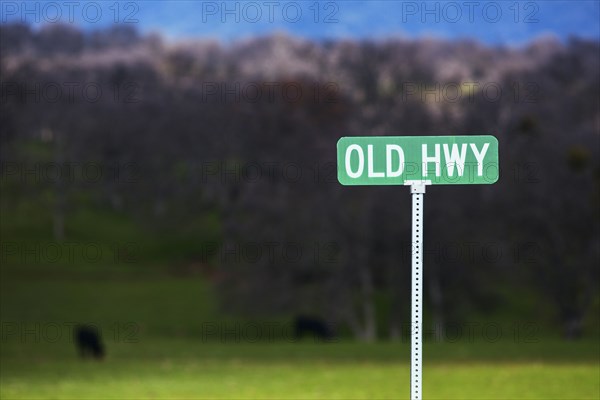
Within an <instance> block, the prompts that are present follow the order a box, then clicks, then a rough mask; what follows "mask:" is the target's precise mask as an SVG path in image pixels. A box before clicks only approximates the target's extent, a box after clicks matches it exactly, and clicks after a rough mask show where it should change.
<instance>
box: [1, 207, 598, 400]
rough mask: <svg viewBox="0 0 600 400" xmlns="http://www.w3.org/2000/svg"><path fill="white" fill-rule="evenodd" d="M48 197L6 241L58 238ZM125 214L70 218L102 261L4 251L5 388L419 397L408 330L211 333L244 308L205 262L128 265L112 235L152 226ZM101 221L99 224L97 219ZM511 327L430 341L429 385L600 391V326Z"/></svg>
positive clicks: (532, 392) (18, 394)
mask: <svg viewBox="0 0 600 400" xmlns="http://www.w3.org/2000/svg"><path fill="white" fill-rule="evenodd" d="M37 209H38V208H33V209H32V211H31V212H29V211H28V210H25V211H22V212H16V211H14V210H13V211H10V212H9V211H7V210H6V209H4V208H3V209H2V211H3V219H2V224H0V228H2V230H1V233H2V239H3V241H4V243H7V241H8V242H11V243H12V244H13V245H14V244H15V243H16V244H17V245H18V246H22V247H19V248H18V249H21V248H28V249H29V248H35V245H36V243H44V241H48V240H49V239H48V238H47V237H46V236H47V232H48V231H49V229H48V227H46V228H45V229H44V232H45V233H44V232H42V233H40V234H39V237H33V238H32V237H31V236H32V235H33V233H32V232H35V230H34V228H35V226H37V225H43V224H45V225H48V221H45V220H43V219H42V217H41V216H40V218H39V219H36V218H33V217H31V215H35V214H33V213H34V212H35V210H37ZM7 216H8V218H7ZM22 221H25V222H22ZM36 221H37V222H36ZM40 221H41V222H40ZM44 221H45V222H44ZM26 223H29V224H30V225H31V226H28V225H27V224H26ZM103 224H104V225H103ZM121 225H122V223H121V222H119V221H118V220H117V221H111V219H110V218H108V217H103V218H98V217H97V216H93V217H90V216H88V215H87V214H85V213H83V214H79V215H76V216H75V217H73V220H72V221H70V224H69V227H70V229H71V231H72V232H79V236H77V237H83V239H79V240H80V241H81V242H83V243H85V241H86V240H92V239H94V240H96V241H97V242H98V243H106V245H105V247H103V248H105V249H107V250H106V252H105V254H106V258H105V259H103V260H101V261H100V262H97V263H94V264H85V263H83V262H82V260H81V259H80V257H79V258H78V257H75V258H74V259H68V260H65V259H64V258H63V259H61V260H60V261H59V262H54V263H48V262H46V263H44V262H37V263H34V262H32V261H37V260H35V259H34V260H31V257H32V256H31V254H30V252H29V253H27V257H29V258H28V259H26V260H25V262H21V261H22V260H21V258H22V257H21V256H22V254H21V252H20V250H18V249H17V250H18V251H16V252H14V251H13V250H14V249H13V248H11V251H10V252H8V251H6V252H5V254H3V256H7V257H6V258H5V259H3V260H2V261H3V262H2V265H0V267H1V268H0V273H1V275H0V322H1V332H0V336H1V337H0V339H1V340H0V398H1V399H2V400H8V399H144V398H156V399H201V398H210V399H232V398H246V399H256V398H271V399H275V398H277V399H279V398H293V399H298V398H302V399H309V398H313V399H335V398H339V399H358V398H374V399H403V398H404V399H405V398H408V395H409V387H408V386H409V343H408V342H398V343H390V342H381V343H376V344H361V343H354V342H350V341H340V342H335V343H314V342H313V341H312V340H307V341H304V342H300V343H292V342H290V341H286V340H285V337H284V336H282V335H281V334H279V335H273V336H272V337H268V338H267V339H272V340H266V341H265V340H263V341H261V342H258V343H249V342H250V340H248V336H246V337H245V338H246V340H244V338H241V340H238V338H237V337H235V336H234V337H231V335H229V336H227V335H224V336H223V335H220V334H219V333H217V334H215V335H211V336H210V337H208V338H204V337H203V333H205V332H206V329H205V325H204V324H205V323H206V322H207V321H210V322H211V323H217V324H219V323H226V324H229V325H227V326H229V327H230V328H231V326H232V325H231V324H233V323H235V322H236V321H239V319H236V318H235V317H232V316H224V315H223V314H222V313H221V312H219V310H218V306H217V302H216V299H215V296H214V293H213V290H214V289H213V288H212V287H211V286H210V285H209V284H208V283H207V282H206V281H205V279H203V278H202V276H201V275H188V276H181V275H180V273H179V272H177V271H173V269H172V268H171V267H167V268H165V267H164V266H163V267H161V266H160V265H156V264H152V263H147V262H146V260H145V259H140V260H139V262H137V263H134V264H125V265H123V264H122V263H116V262H114V260H113V258H112V255H111V253H110V249H111V246H110V241H111V240H116V241H118V242H127V241H129V240H133V239H132V238H143V237H144V236H143V234H142V233H141V232H139V231H136V230H134V229H133V228H127V226H121ZM202 225H203V226H206V223H204V224H202ZM91 227H93V228H94V229H95V230H96V231H95V232H94V233H89V230H90V229H92V228H91ZM100 228H102V231H103V232H104V233H102V232H100ZM128 229H129V230H131V231H132V232H131V233H127V232H128ZM113 232H120V233H121V234H122V235H123V236H122V237H115V236H114V235H113ZM73 234H74V233H72V235H73ZM84 234H88V235H90V237H89V238H87V239H86V238H85V237H84V236H83V235H84ZM44 235H46V236H44ZM205 236H206V237H210V234H206V235H205ZM99 237H101V238H103V239H102V240H100V239H97V238H99ZM139 240H141V239H139ZM144 240H146V241H145V242H143V244H144V248H148V249H153V251H155V253H146V252H144V254H145V257H147V258H152V259H158V260H159V261H160V262H162V261H161V260H165V259H170V257H169V256H168V255H163V254H162V253H163V252H164V251H163V250H161V249H160V248H158V247H157V246H158V241H155V240H154V239H152V238H149V239H144ZM177 242H180V241H177ZM25 246H28V247H25ZM162 246H163V247H165V248H167V247H168V248H170V247H172V246H167V245H164V244H163V245H162ZM186 246H188V247H190V248H193V246H195V244H194V243H191V244H189V245H186ZM180 250H181V249H180ZM148 254H150V255H148ZM152 254H154V255H156V256H154V255H152ZM159 256H160V257H159ZM161 257H162V258H161ZM42 261H43V260H42ZM426 314H427V313H426ZM282 318H284V317H282ZM288 320H289V317H288ZM75 322H86V323H90V322H91V323H94V324H97V325H99V326H100V327H101V328H102V332H103V336H104V339H105V342H106V345H107V357H106V359H105V360H103V361H102V362H94V361H81V360H79V359H78V357H77V354H76V351H75V348H74V345H73V343H72V341H71V337H70V327H71V326H72V325H71V324H73V323H75ZM246 322H248V321H246ZM263 322H264V321H263ZM275 322H279V323H283V322H285V319H282V320H280V321H275ZM505 322H506V321H505ZM504 329H505V331H504V334H503V335H502V338H501V339H500V340H498V341H497V342H490V341H488V342H486V341H485V340H482V337H481V334H479V335H475V336H476V338H475V340H474V341H473V342H471V341H470V340H467V338H466V337H463V339H462V340H459V341H457V342H454V343H450V342H445V343H435V342H426V345H425V349H424V386H423V393H424V398H425V399H599V398H600V367H599V358H600V345H599V341H598V337H597V335H596V334H593V335H591V336H588V337H587V338H585V339H584V340H581V341H577V342H565V341H562V340H560V339H558V338H556V337H551V336H547V335H544V334H543V332H539V334H538V333H536V334H535V335H534V336H533V337H532V336H530V335H519V336H518V338H517V337H515V335H514V331H513V330H511V328H510V324H508V325H505V326H504ZM221 338H224V339H225V340H226V343H223V342H222V341H221V340H220V339H221ZM204 339H206V340H204ZM530 339H533V340H530Z"/></svg>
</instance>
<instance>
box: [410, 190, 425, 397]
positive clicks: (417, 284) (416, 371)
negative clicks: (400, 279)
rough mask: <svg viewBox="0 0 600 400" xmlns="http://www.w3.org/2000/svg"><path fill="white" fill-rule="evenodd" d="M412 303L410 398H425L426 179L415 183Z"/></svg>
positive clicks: (413, 196) (413, 191) (413, 201)
mask: <svg viewBox="0 0 600 400" xmlns="http://www.w3.org/2000/svg"><path fill="white" fill-rule="evenodd" d="M410 192H411V197H412V245H413V249H412V290H411V291H412V306H411V337H410V349H411V352H410V353H411V355H410V398H411V400H421V398H422V391H421V389H422V383H423V380H422V377H423V340H422V326H423V319H422V316H423V301H422V299H423V197H424V194H425V183H424V182H419V183H416V182H415V183H412V184H411V186H410Z"/></svg>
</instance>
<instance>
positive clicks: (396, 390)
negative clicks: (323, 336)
mask: <svg viewBox="0 0 600 400" xmlns="http://www.w3.org/2000/svg"><path fill="white" fill-rule="evenodd" d="M494 346H496V347H498V349H497V350H495V351H492V352H491V353H490V352H489V351H487V352H486V351H485V350H484V349H485V348H488V349H489V348H493V347H494ZM552 346H554V348H555V349H556V348H559V347H563V349H562V353H563V354H568V353H569V351H568V348H569V347H570V346H574V347H580V348H581V350H583V349H587V350H588V352H582V351H577V350H576V351H575V353H571V354H572V355H571V357H566V358H565V360H563V361H559V360H553V361H550V362H548V361H543V360H542V359H540V358H539V356H540V355H541V354H537V355H536V351H535V350H534V351H533V352H531V351H528V348H527V347H526V346H520V351H519V355H517V356H516V357H514V358H512V359H511V357H510V356H508V355H507V354H506V352H504V351H502V350H503V349H504V350H507V351H508V353H509V354H510V353H511V352H512V353H515V354H516V352H515V350H516V349H512V347H515V345H514V344H511V343H507V342H502V343H497V344H495V345H490V344H484V343H475V344H465V343H460V344H434V345H431V346H429V347H430V348H429V349H427V348H426V350H425V353H426V356H425V370H424V387H423V392H424V395H425V398H428V399H550V398H551V399H597V398H598V395H599V394H600V393H599V391H600V386H599V385H600V384H599V380H598V376H599V373H600V370H599V367H598V364H597V362H595V361H594V351H595V352H596V354H597V351H598V347H597V345H595V344H593V342H583V343H578V344H569V343H564V342H562V343H558V342H557V343H554V344H553V345H551V346H550V347H548V349H549V350H551V349H552ZM9 347H10V348H11V350H10V351H9V352H8V353H6V352H4V351H3V353H2V358H1V366H2V370H1V373H0V377H1V385H0V397H1V398H2V399H13V398H19V399H25V398H27V399H31V398H72V399H84V398H95V399H97V398H118V399H122V398H130V399H133V398H136V399H138V398H169V399H181V398H222V399H230V398H249V399H250V398H315V399H325V398H327V399H330V398H340V399H342V398H353V399H355V398H356V399H358V398H386V399H387V398H389V399H402V398H408V385H409V366H408V344H402V343H398V344H392V343H379V344H372V345H367V344H357V343H346V342H342V343H334V344H314V343H310V342H308V343H280V342H277V343H270V344H267V343H261V344H235V343H231V344H220V343H202V342H201V341H200V340H198V339H191V338H185V339H165V338H163V339H159V338H152V339H150V338H145V339H143V340H140V342H138V343H112V345H111V346H110V355H109V356H108V357H107V359H106V360H104V361H103V362H99V363H96V362H91V361H88V362H82V361H79V360H77V359H76V357H75V353H74V349H72V348H71V346H70V343H66V342H64V341H63V342H60V343H55V344H49V343H36V344H31V343H30V344H27V343H11V345H10V346H9ZM516 347H519V346H516ZM540 347H545V345H540ZM482 350H483V351H484V353H483V354H482ZM486 353H487V354H486ZM494 353H495V355H494ZM469 354H470V355H471V356H472V357H471V356H469ZM501 354H504V356H500V357H499V355H501ZM573 354H574V356H573ZM486 358H487V360H484V359H486ZM575 358H578V360H575Z"/></svg>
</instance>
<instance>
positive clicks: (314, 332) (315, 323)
mask: <svg viewBox="0 0 600 400" xmlns="http://www.w3.org/2000/svg"><path fill="white" fill-rule="evenodd" d="M305 335H310V336H313V337H314V338H315V339H320V340H332V339H333V337H334V333H333V330H332V329H331V328H330V327H329V326H328V325H327V324H326V323H325V322H324V321H323V320H321V319H320V318H315V317H308V316H305V315H299V316H297V317H296V318H295V320H294V336H295V338H296V340H300V339H302V338H303V337H304V336H305Z"/></svg>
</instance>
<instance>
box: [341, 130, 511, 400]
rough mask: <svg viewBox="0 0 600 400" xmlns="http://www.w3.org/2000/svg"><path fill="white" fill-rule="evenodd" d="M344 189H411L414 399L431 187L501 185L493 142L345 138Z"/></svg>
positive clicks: (419, 379) (418, 392)
mask: <svg viewBox="0 0 600 400" xmlns="http://www.w3.org/2000/svg"><path fill="white" fill-rule="evenodd" d="M337 159H338V180H339V181H340V183H341V184H342V185H410V192H411V195H412V249H413V251H412V261H411V263H412V283H411V292H412V299H411V331H410V332H411V333H410V336H411V339H410V349H411V352H410V398H411V400H421V399H422V396H423V394H422V385H423V333H422V326H423V207H424V200H425V199H424V196H425V188H426V186H427V185H443V184H448V185H452V184H454V185H461V184H489V183H494V182H496V181H497V180H498V176H499V170H500V169H499V165H498V140H497V139H496V138H495V137H494V136H486V135H480V136H367V137H343V138H341V139H340V140H338V143H337Z"/></svg>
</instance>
